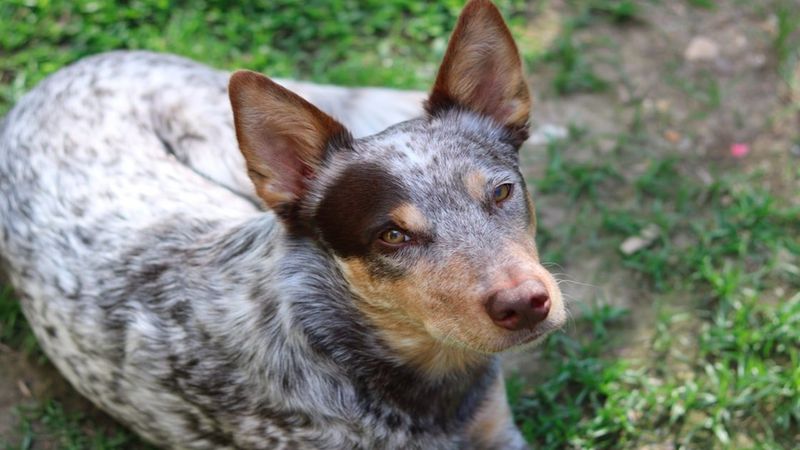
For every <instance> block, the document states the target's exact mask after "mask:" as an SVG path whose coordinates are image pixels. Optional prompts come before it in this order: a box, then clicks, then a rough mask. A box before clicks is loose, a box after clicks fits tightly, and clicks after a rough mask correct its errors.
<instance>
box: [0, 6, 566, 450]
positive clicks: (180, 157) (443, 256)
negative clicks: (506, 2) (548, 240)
mask: <svg viewBox="0 0 800 450" xmlns="http://www.w3.org/2000/svg"><path fill="white" fill-rule="evenodd" d="M487 49H488V50H491V51H489V52H487ZM228 78H229V77H228V75H227V74H223V73H220V72H216V71H213V70H210V69H207V68H204V67H202V66H199V65H197V64H195V63H192V62H189V61H186V60H184V59H181V58H177V57H171V56H164V55H156V54H152V53H146V52H131V53H125V52H120V53H111V54H107V55H102V56H98V57H94V58H89V59H87V60H84V61H82V62H79V63H77V64H75V65H73V66H71V67H68V68H66V69H64V70H62V71H61V72H59V73H57V74H55V75H53V76H51V77H50V78H48V79H47V80H46V81H45V82H43V83H42V84H41V85H40V86H39V87H38V88H36V89H35V90H34V91H32V92H31V93H30V94H28V95H27V96H25V97H24V98H23V99H22V100H21V101H20V102H19V104H18V105H17V106H16V107H15V108H14V109H13V110H12V111H11V113H10V114H9V115H8V116H7V118H6V120H5V122H4V124H3V125H2V127H1V128H0V258H2V259H0V262H2V264H3V266H4V267H5V269H6V270H7V271H8V275H9V277H10V280H11V281H12V283H13V284H14V286H15V287H16V289H17V294H18V296H19V298H20V300H21V302H22V306H23V310H24V312H25V315H26V317H28V319H29V321H30V323H31V326H32V328H33V330H34V332H35V333H36V335H37V338H38V339H39V341H40V343H41V345H42V347H43V348H44V350H45V352H46V353H47V354H48V356H49V357H50V358H51V360H52V361H53V363H54V364H55V365H56V366H57V367H58V368H59V370H60V371H61V372H62V373H63V374H64V375H65V376H66V377H67V378H68V379H69V380H70V382H71V383H72V384H73V385H74V386H75V387H76V388H77V389H78V390H79V391H80V392H81V393H82V394H84V395H85V396H87V397H88V398H89V399H91V400H92V401H93V402H95V403H96V404H97V405H98V406H100V407H101V408H103V409H105V410H106V411H108V412H110V413H111V414H113V415H114V416H115V417H117V418H118V419H120V420H121V421H122V422H124V423H126V424H127V425H129V426H131V427H132V428H133V429H135V430H136V431H137V432H139V433H140V434H142V435H143V436H145V437H146V438H147V439H149V440H150V441H152V442H155V443H158V444H160V445H163V446H167V447H175V448H332V449H338V448H470V447H475V448H518V447H522V446H524V443H523V441H522V439H521V436H520V434H519V432H518V431H516V429H515V427H514V425H513V422H512V421H511V417H510V413H509V411H508V406H507V405H506V403H505V396H504V387H503V382H502V378H501V376H500V375H499V373H498V366H497V361H496V359H495V358H494V357H492V356H491V354H492V353H496V352H500V351H503V350H506V349H508V348H510V347H514V346H520V345H525V344H530V343H533V342H537V341H539V340H541V339H542V338H543V337H544V336H545V335H547V334H548V333H549V332H551V331H552V330H554V329H556V328H557V327H559V326H560V325H561V324H562V323H563V320H564V310H563V305H562V303H561V298H560V293H559V291H558V288H557V286H556V283H555V280H554V279H553V278H552V276H551V275H550V274H549V273H547V271H546V270H545V269H543V268H542V267H541V265H540V264H539V262H538V257H537V255H536V249H535V244H534V242H533V227H534V224H535V219H534V214H533V209H532V203H531V199H530V196H529V194H528V193H527V192H526V191H525V185H524V180H523V179H522V176H521V174H520V173H519V170H518V155H517V153H516V152H517V150H518V148H519V146H520V144H521V143H522V142H523V141H524V139H525V136H526V126H527V120H528V111H529V108H530V99H529V95H528V91H527V86H526V85H525V80H524V78H523V76H522V72H521V63H520V60H519V57H518V55H517V53H516V47H515V46H514V44H513V41H512V40H511V37H510V34H509V33H508V31H507V29H506V28H505V26H504V25H503V22H502V19H501V18H500V16H499V13H497V11H496V10H495V9H494V7H492V6H491V5H490V4H489V3H488V2H486V1H483V0H475V1H473V2H471V3H470V4H469V5H468V6H467V8H466V9H465V13H464V16H462V19H461V20H460V22H459V25H458V28H457V30H456V32H455V34H454V38H453V41H452V42H451V44H450V48H449V49H448V53H447V56H446V58H445V63H444V64H443V66H442V69H441V70H440V73H439V77H438V79H437V83H436V86H435V87H434V89H433V92H432V94H431V95H430V97H428V100H427V110H426V112H425V113H422V111H421V108H420V105H419V100H420V99H421V96H420V94H416V93H398V92H392V91H384V90H365V91H360V90H347V89H342V88H336V87H320V86H314V85H308V84H303V83H292V82H285V85H286V86H287V87H289V88H290V89H292V90H295V91H299V92H300V93H301V94H303V95H304V96H305V97H306V98H308V99H310V100H311V101H312V102H314V103H317V104H319V105H321V106H322V107H323V109H324V110H325V111H327V112H328V113H330V114H334V115H335V116H337V117H338V118H340V119H341V120H342V121H343V122H344V124H341V123H339V122H337V121H336V120H335V119H334V118H332V117H330V116H329V115H328V114H326V113H325V112H322V111H320V110H318V109H317V108H315V107H314V106H312V105H311V104H309V103H307V102H306V101H304V100H302V99H301V98H300V97H298V96H296V95H295V94H293V93H292V92H290V91H289V90H287V89H285V88H283V87H281V86H280V85H278V84H275V83H273V82H272V81H270V80H268V79H266V78H264V77H263V76H260V75H257V74H254V73H238V74H236V75H234V76H233V78H232V79H231V81H230V92H228V89H227V84H228ZM228 95H230V100H231V102H232V104H233V117H232V114H231V107H230V104H229V103H228ZM414 115H420V117H419V118H417V119H414V120H409V121H407V122H404V123H401V124H399V125H396V126H393V127H390V128H389V129H387V130H385V131H383V132H382V133H379V134H377V135H374V136H370V137H367V138H364V139H355V138H353V136H352V134H355V135H362V134H371V133H374V132H376V131H379V130H380V129H382V128H384V127H385V126H386V125H388V123H390V122H395V121H400V120H405V119H408V118H410V117H411V116H414ZM232 119H234V120H232ZM348 127H349V128H350V131H348V130H347V128H348ZM351 132H352V134H351ZM237 140H238V142H239V147H240V149H241V153H240V152H239V151H238V149H237V148H236V141H237ZM262 201H263V203H264V204H265V205H267V206H268V207H269V208H270V210H271V211H274V213H273V212H269V211H264V210H262V209H260V208H259V206H258V203H259V202H262Z"/></svg>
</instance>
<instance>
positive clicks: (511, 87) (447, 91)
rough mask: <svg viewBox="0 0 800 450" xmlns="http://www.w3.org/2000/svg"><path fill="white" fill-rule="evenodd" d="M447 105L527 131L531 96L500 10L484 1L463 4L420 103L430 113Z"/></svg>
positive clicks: (446, 108)
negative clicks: (429, 89)
mask: <svg viewBox="0 0 800 450" xmlns="http://www.w3.org/2000/svg"><path fill="white" fill-rule="evenodd" d="M453 107H461V108H465V109H468V110H471V111H475V112H478V113H480V114H483V115H486V116H489V117H491V118H492V119H494V120H495V121H497V122H498V123H499V124H501V125H504V126H506V127H508V128H510V129H511V130H512V131H515V132H519V133H523V134H525V135H527V125H528V116H529V114H530V109H531V98H530V93H529V92H528V85H527V83H526V81H525V75H524V73H523V71H522V61H521V60H520V57H519V52H518V51H517V46H516V44H514V39H513V38H512V37H511V32H509V30H508V27H506V24H505V22H504V21H503V18H502V16H501V15H500V11H498V10H497V8H496V7H495V6H494V5H493V4H492V3H491V2H489V1H488V0H472V1H470V2H469V3H468V4H467V5H466V6H465V7H464V10H463V11H462V12H461V16H460V17H459V18H458V24H457V25H456V29H455V31H453V35H452V36H451V37H450V43H449V44H448V46H447V53H445V55H444V60H443V61H442V66H441V67H440V68H439V74H438V75H437V77H436V84H435V85H434V86H433V91H432V92H431V95H430V97H429V98H428V101H427V102H426V104H425V109H426V111H427V112H428V114H430V115H434V116H435V115H437V114H439V113H441V112H443V111H446V110H448V109H450V108H453ZM525 137H527V136H523V137H522V140H524V139H525ZM521 142H522V141H520V143H521Z"/></svg>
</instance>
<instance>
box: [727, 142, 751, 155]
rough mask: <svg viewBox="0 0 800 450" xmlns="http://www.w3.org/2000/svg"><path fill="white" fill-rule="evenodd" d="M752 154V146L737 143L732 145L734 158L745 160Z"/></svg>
mask: <svg viewBox="0 0 800 450" xmlns="http://www.w3.org/2000/svg"><path fill="white" fill-rule="evenodd" d="M748 153H750V146H749V145H747V144H742V143H736V144H733V145H731V156H733V157H734V158H744V157H745V156H747V154H748Z"/></svg>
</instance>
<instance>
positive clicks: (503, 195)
mask: <svg viewBox="0 0 800 450" xmlns="http://www.w3.org/2000/svg"><path fill="white" fill-rule="evenodd" d="M513 187H514V185H512V184H511V183H503V184H501V185H499V186H497V187H496V188H494V193H492V198H493V200H494V202H495V203H500V202H502V201H503V200H505V199H507V198H508V197H509V196H510V195H511V190H512V188H513Z"/></svg>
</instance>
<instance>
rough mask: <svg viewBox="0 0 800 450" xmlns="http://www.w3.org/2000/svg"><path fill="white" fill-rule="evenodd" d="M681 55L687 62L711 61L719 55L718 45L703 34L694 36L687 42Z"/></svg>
mask: <svg viewBox="0 0 800 450" xmlns="http://www.w3.org/2000/svg"><path fill="white" fill-rule="evenodd" d="M683 57H684V58H686V60H687V61H689V62H699V61H711V60H714V59H717V57H719V46H718V45H717V44H716V43H715V42H714V41H712V40H711V39H709V38H707V37H705V36H696V37H695V38H693V39H692V40H691V42H689V46H688V47H686V51H685V52H684V53H683Z"/></svg>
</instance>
